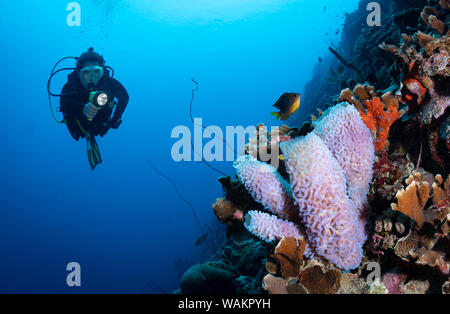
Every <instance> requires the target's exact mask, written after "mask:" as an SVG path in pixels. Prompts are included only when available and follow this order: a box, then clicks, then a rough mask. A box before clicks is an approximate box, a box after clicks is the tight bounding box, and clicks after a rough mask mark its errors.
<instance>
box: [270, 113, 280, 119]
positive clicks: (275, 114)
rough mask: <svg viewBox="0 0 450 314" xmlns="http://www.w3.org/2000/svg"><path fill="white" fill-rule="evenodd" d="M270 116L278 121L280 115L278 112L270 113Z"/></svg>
mask: <svg viewBox="0 0 450 314" xmlns="http://www.w3.org/2000/svg"><path fill="white" fill-rule="evenodd" d="M270 114H271V115H272V116H274V117H276V118H277V120H278V119H280V113H279V112H271V113H270Z"/></svg>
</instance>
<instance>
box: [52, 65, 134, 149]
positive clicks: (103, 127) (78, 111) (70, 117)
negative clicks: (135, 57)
mask: <svg viewBox="0 0 450 314" xmlns="http://www.w3.org/2000/svg"><path fill="white" fill-rule="evenodd" d="M95 90H96V91H104V92H107V93H108V94H109V95H110V97H111V98H112V99H114V98H117V101H118V102H117V106H116V108H115V110H114V114H113V116H112V119H111V114H112V111H113V108H111V107H110V106H108V105H105V106H104V107H103V108H102V109H100V110H99V111H98V112H97V115H96V116H95V117H94V119H93V120H92V121H89V120H87V119H86V117H85V115H84V114H83V108H84V106H85V105H86V104H87V103H88V102H89V91H88V90H86V89H85V88H83V86H82V85H81V82H80V79H79V77H78V73H76V72H72V73H70V74H69V75H68V80H67V83H66V84H65V85H64V87H63V89H62V91H61V94H62V96H61V98H60V105H61V107H60V108H61V112H62V114H63V115H64V121H65V123H66V124H67V128H68V129H69V132H70V134H71V135H72V137H73V138H74V139H75V140H77V141H78V140H79V139H80V137H82V138H83V137H85V135H86V134H85V133H84V132H83V130H82V129H81V128H80V126H79V125H78V123H77V121H78V122H79V124H80V125H81V126H82V128H83V129H84V131H87V132H89V134H90V135H93V136H97V135H100V136H103V135H105V134H106V132H107V131H108V129H109V128H110V126H111V125H114V124H117V123H118V121H119V120H120V118H121V117H122V113H123V112H124V110H125V108H126V106H127V104H128V100H129V96H128V93H127V90H126V89H125V87H123V85H122V84H121V83H120V82H119V81H118V80H116V79H114V78H111V77H110V75H109V71H108V70H107V69H105V72H104V74H103V77H102V78H101V79H100V81H99V82H98V84H97V86H96V87H95ZM74 91H76V92H77V93H76V94H70V93H72V92H74ZM67 93H69V94H68V95H66V94H67ZM110 119H111V124H110V123H109V122H110Z"/></svg>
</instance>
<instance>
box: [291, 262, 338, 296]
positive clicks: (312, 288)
mask: <svg viewBox="0 0 450 314" xmlns="http://www.w3.org/2000/svg"><path fill="white" fill-rule="evenodd" d="M340 278H341V272H340V271H339V270H335V269H331V270H328V271H326V272H323V271H322V269H321V267H320V266H313V267H309V268H307V269H305V270H303V271H302V272H301V274H300V279H299V282H300V283H301V284H302V285H303V286H304V287H305V288H306V289H307V290H308V292H309V293H313V294H331V293H336V292H337V291H338V289H339V287H340Z"/></svg>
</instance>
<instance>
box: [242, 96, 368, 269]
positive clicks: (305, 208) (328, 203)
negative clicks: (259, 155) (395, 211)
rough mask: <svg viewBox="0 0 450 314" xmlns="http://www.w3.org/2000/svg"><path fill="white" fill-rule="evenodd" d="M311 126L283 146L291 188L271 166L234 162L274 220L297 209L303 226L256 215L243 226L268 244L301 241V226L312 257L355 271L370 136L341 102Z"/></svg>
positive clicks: (359, 252) (362, 228) (359, 254)
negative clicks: (308, 132) (287, 240)
mask: <svg viewBox="0 0 450 314" xmlns="http://www.w3.org/2000/svg"><path fill="white" fill-rule="evenodd" d="M314 126H315V130H314V131H313V132H312V133H310V134H308V135H307V136H304V137H298V138H295V139H293V140H291V141H288V142H284V143H282V144H281V151H282V153H283V156H284V159H285V164H286V170H287V172H288V173H289V175H290V188H289V187H287V186H286V185H287V184H286V183H285V182H283V181H284V180H283V179H282V178H281V177H280V176H279V174H278V173H277V172H276V171H275V169H270V171H267V170H268V169H269V168H267V166H269V165H266V166H263V165H262V164H263V163H261V162H259V161H256V160H255V159H254V158H253V159H252V157H246V158H241V159H239V160H238V161H237V162H236V163H235V168H236V172H237V174H238V177H239V178H240V180H241V181H242V182H243V183H244V185H245V186H246V188H247V189H248V190H249V191H250V193H251V194H252V196H253V197H254V198H255V200H257V201H259V202H261V203H262V204H263V205H264V206H265V207H266V208H267V209H269V210H270V211H271V212H272V213H274V214H276V215H278V216H282V215H280V213H284V212H285V210H286V208H285V207H283V206H288V207H291V206H293V205H292V204H294V207H296V206H298V208H297V209H298V210H299V214H300V218H301V220H302V223H303V225H304V226H296V225H295V224H294V223H293V222H289V221H286V220H281V219H279V218H277V217H275V216H272V215H269V214H266V213H259V212H256V211H250V212H249V213H248V214H247V217H246V223H245V226H246V228H247V229H248V230H249V231H250V232H252V233H253V234H256V235H258V236H259V237H261V238H262V239H265V240H267V241H274V240H278V239H280V238H282V237H283V236H285V237H290V236H294V237H301V236H302V232H300V231H298V230H302V228H303V227H304V228H305V230H306V236H307V240H308V247H309V249H310V250H311V252H312V254H314V255H320V256H322V257H324V258H326V259H328V260H329V261H331V262H333V263H334V264H336V265H337V266H338V267H339V268H341V269H346V270H347V269H353V268H356V267H358V266H359V264H360V263H361V259H362V245H363V243H364V241H365V239H366V232H365V218H364V214H363V213H364V209H367V199H366V197H367V191H368V188H369V183H370V180H371V178H372V164H373V162H374V158H375V152H374V147H373V143H372V137H371V135H370V132H369V130H368V129H367V128H366V126H365V125H364V123H363V121H362V120H361V118H360V116H359V114H358V112H357V111H356V109H355V108H354V107H353V106H351V105H348V104H344V103H343V104H339V105H337V106H335V107H333V108H331V109H329V110H328V111H326V112H325V113H324V115H323V116H322V117H321V119H320V120H318V121H317V122H316V123H315V125H314ZM269 167H270V166H269ZM268 173H269V174H268ZM277 194H278V196H276V195H277ZM291 194H292V197H293V199H294V201H292V200H291ZM274 200H275V201H274ZM288 218H289V216H288ZM294 226H296V227H297V228H296V229H294ZM295 230H297V231H295ZM296 232H297V233H296Z"/></svg>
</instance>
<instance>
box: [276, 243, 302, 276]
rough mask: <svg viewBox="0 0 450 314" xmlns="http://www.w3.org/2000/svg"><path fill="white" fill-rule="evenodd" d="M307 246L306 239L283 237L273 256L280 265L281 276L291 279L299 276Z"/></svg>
mask: <svg viewBox="0 0 450 314" xmlns="http://www.w3.org/2000/svg"><path fill="white" fill-rule="evenodd" d="M305 248H306V241H305V240H303V239H295V238H282V239H281V241H280V242H279V243H278V245H277V247H276V248H275V253H274V254H272V255H271V257H272V258H274V259H276V260H277V261H278V264H279V265H280V272H281V276H282V277H283V278H284V279H287V280H290V279H294V278H297V277H298V275H299V273H300V264H301V261H302V259H303V253H304V251H305Z"/></svg>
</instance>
